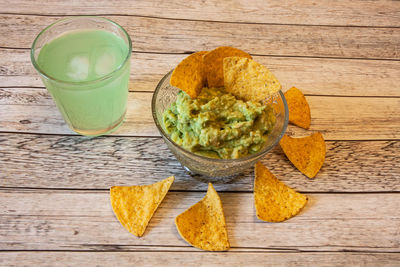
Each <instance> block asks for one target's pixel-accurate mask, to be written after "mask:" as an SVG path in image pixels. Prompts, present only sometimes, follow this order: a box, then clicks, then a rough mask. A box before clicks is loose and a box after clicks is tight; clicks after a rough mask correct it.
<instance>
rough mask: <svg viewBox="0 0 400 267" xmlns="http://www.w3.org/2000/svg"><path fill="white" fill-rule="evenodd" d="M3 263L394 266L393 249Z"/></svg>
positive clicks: (84, 256)
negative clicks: (355, 251) (370, 251)
mask: <svg viewBox="0 0 400 267" xmlns="http://www.w3.org/2000/svg"><path fill="white" fill-rule="evenodd" d="M0 255H1V256H2V257H1V258H0V264H1V265H4V266H20V265H21V264H22V265H24V264H27V265H40V266H54V265H57V264H59V263H60V262H68V264H69V265H75V266H76V265H86V266H92V265H95V266H111V265H112V266H166V265H168V266H178V265H179V266H215V265H221V266H330V267H335V266H337V267H342V266H365V267H368V266H371V267H375V266H376V263H377V262H379V265H380V266H393V267H395V266H396V267H397V266H398V263H399V261H400V255H399V254H394V253H354V252H349V253H337V252H322V253H315V252H303V253H258V252H234V251H229V252H227V253H226V252H219V253H218V252H209V253H202V252H185V253H181V252H172V251H166V252H146V251H135V252H132V251H130V252H107V253H90V252H63V251H60V252H10V251H9V252H1V254H0Z"/></svg>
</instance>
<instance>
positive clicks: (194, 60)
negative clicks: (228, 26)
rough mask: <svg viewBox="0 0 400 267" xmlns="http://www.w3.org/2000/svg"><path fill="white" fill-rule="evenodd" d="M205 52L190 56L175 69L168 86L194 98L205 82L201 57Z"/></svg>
mask: <svg viewBox="0 0 400 267" xmlns="http://www.w3.org/2000/svg"><path fill="white" fill-rule="evenodd" d="M206 53H207V51H200V52H196V53H193V54H191V55H190V56H188V57H187V58H185V59H184V60H182V61H181V62H180V63H179V64H178V66H176V67H175V69H174V71H173V72H172V75H171V80H170V84H171V85H172V86H175V87H177V88H179V89H181V90H182V91H184V92H186V93H187V94H188V95H189V96H190V97H191V98H196V97H197V96H198V95H199V94H200V91H201V89H202V88H203V86H204V84H205V82H206V76H205V69H204V62H203V55H204V54H206Z"/></svg>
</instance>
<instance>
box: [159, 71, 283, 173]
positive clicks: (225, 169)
mask: <svg viewBox="0 0 400 267" xmlns="http://www.w3.org/2000/svg"><path fill="white" fill-rule="evenodd" d="M171 73H172V71H170V72H169V73H167V74H166V75H165V76H164V77H163V78H162V79H161V80H160V82H159V83H158V85H157V87H156V89H155V91H154V94H153V98H152V101H151V111H152V114H153V119H154V122H155V124H156V126H157V128H158V130H159V131H160V134H161V136H162V137H163V139H164V141H165V143H166V144H167V146H168V148H169V149H170V150H171V151H172V153H173V154H174V155H175V157H176V159H177V160H178V161H179V162H180V163H181V165H182V166H183V168H184V169H185V170H187V171H189V172H191V173H194V174H200V175H204V176H207V177H213V178H218V177H221V178H222V177H230V176H234V175H237V174H240V173H241V172H243V171H244V170H246V169H248V168H250V167H252V166H253V165H254V164H255V163H256V162H257V161H258V160H260V159H261V158H262V157H264V156H265V154H267V153H268V151H270V150H271V149H272V148H273V147H274V146H275V145H276V144H278V142H279V140H281V138H282V136H283V134H284V133H285V131H286V128H287V124H288V117H289V112H288V107H287V103H286V100H285V97H284V95H283V93H282V92H281V91H279V93H277V94H276V95H274V96H273V97H271V98H270V100H269V101H268V103H269V104H270V105H271V106H272V108H273V110H274V113H275V116H276V123H275V126H274V128H273V129H272V131H271V133H270V134H269V135H268V139H267V141H266V142H265V144H264V146H263V148H262V149H261V150H260V151H258V152H257V153H254V154H250V155H248V156H245V157H242V158H238V159H214V158H207V157H204V156H199V155H197V154H194V153H192V152H190V151H188V150H186V149H184V148H182V147H180V146H179V145H177V144H176V143H175V142H174V141H172V139H171V138H170V136H169V135H168V134H167V132H166V131H165V129H164V123H163V118H162V115H163V113H164V110H166V109H167V108H168V107H169V106H170V105H171V103H172V102H174V101H175V100H176V97H177V93H178V92H179V91H180V89H178V88H176V87H174V86H172V85H170V84H169V81H170V78H171Z"/></svg>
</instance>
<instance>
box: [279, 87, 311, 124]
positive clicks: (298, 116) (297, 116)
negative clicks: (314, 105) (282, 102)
mask: <svg viewBox="0 0 400 267" xmlns="http://www.w3.org/2000/svg"><path fill="white" fill-rule="evenodd" d="M285 98H286V103H287V105H288V109H289V122H291V123H293V124H294V125H297V126H299V127H301V128H304V129H308V128H310V124H311V114H310V106H309V105H308V103H307V100H306V98H305V97H304V95H303V93H302V92H301V91H300V90H299V89H297V88H296V87H292V88H290V89H289V90H287V91H286V92H285Z"/></svg>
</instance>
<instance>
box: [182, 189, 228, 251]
mask: <svg viewBox="0 0 400 267" xmlns="http://www.w3.org/2000/svg"><path fill="white" fill-rule="evenodd" d="M175 224H176V228H177V229H178V232H179V234H180V235H181V237H182V238H183V239H185V240H186V241H187V242H188V243H189V244H190V245H192V246H194V247H196V248H200V249H204V250H209V251H223V250H228V249H229V247H230V245H229V241H228V233H227V231H226V223H225V216H224V211H223V209H222V203H221V199H220V198H219V196H218V193H217V192H216V191H215V189H214V187H213V186H212V184H211V183H209V184H208V191H207V194H206V196H205V197H204V198H203V199H202V200H200V201H199V202H197V203H196V204H195V205H193V206H192V207H190V208H189V209H187V210H186V211H184V212H183V213H181V214H179V215H178V216H177V217H176V218H175Z"/></svg>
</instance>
